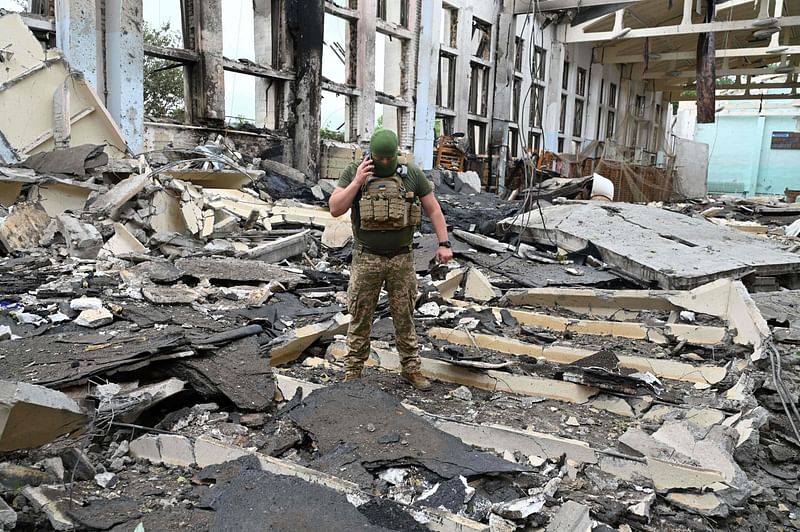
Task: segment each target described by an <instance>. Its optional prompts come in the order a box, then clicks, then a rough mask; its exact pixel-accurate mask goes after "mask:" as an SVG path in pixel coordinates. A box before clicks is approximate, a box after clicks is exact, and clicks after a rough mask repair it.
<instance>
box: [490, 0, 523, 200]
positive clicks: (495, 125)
mask: <svg viewBox="0 0 800 532" xmlns="http://www.w3.org/2000/svg"><path fill="white" fill-rule="evenodd" d="M513 9H514V2H513V0H506V2H505V6H504V8H503V11H501V12H500V14H499V16H498V17H497V28H496V31H495V35H497V46H496V47H495V50H496V53H495V63H494V97H493V105H492V114H491V115H490V116H491V117H492V121H491V123H490V127H491V130H490V132H489V146H490V153H493V155H494V159H493V160H492V174H493V175H492V177H491V180H492V181H491V182H490V183H489V185H490V186H493V187H498V188H496V190H499V187H501V186H503V185H504V184H505V182H506V167H507V165H506V160H507V159H508V153H509V146H508V125H509V122H510V121H511V120H512V119H513V118H514V117H512V116H511V99H512V98H513V94H514V58H515V55H514V54H515V51H516V47H515V46H514V37H515V34H516V32H515V31H514V30H515V23H514V15H513ZM520 133H522V132H520Z"/></svg>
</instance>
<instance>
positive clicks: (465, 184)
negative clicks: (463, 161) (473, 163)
mask: <svg viewBox="0 0 800 532" xmlns="http://www.w3.org/2000/svg"><path fill="white" fill-rule="evenodd" d="M454 177H455V189H456V192H458V193H459V194H480V192H481V177H480V176H479V175H478V173H477V172H473V171H472V170H470V171H468V172H457V173H455V175H454Z"/></svg>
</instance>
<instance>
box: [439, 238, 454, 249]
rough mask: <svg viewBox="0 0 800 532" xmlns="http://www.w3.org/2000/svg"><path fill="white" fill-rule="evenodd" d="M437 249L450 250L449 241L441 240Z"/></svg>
mask: <svg viewBox="0 0 800 532" xmlns="http://www.w3.org/2000/svg"><path fill="white" fill-rule="evenodd" d="M439 247H440V248H452V247H453V245H452V244H451V243H450V241H449V240H442V241H441V242H439Z"/></svg>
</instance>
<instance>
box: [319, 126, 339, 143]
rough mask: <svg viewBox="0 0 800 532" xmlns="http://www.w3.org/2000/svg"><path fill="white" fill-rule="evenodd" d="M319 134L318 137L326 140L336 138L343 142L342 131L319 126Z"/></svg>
mask: <svg viewBox="0 0 800 532" xmlns="http://www.w3.org/2000/svg"><path fill="white" fill-rule="evenodd" d="M319 136H320V138H323V139H326V140H338V141H339V142H344V133H342V132H341V131H334V130H333V129H328V128H326V127H321V128H319Z"/></svg>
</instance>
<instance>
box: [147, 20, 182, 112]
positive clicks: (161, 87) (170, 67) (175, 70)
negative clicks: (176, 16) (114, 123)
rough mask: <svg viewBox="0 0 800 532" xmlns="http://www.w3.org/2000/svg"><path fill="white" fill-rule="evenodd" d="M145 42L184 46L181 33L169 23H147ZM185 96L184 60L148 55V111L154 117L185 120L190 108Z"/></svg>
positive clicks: (164, 45)
mask: <svg viewBox="0 0 800 532" xmlns="http://www.w3.org/2000/svg"><path fill="white" fill-rule="evenodd" d="M144 42H145V44H151V45H153V46H160V47H164V48H167V47H180V42H181V39H180V35H179V33H178V32H177V31H175V30H173V29H172V28H171V27H170V24H169V22H166V23H164V24H162V25H161V27H158V28H155V27H153V26H151V25H149V24H148V23H147V22H145V23H144ZM185 105H186V104H185V101H184V99H183V67H182V66H181V64H180V63H176V62H174V61H167V60H166V59H159V58H156V57H149V56H145V58H144V112H145V115H148V116H150V117H154V118H172V119H176V120H183V118H184V116H185V114H186V109H185Z"/></svg>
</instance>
